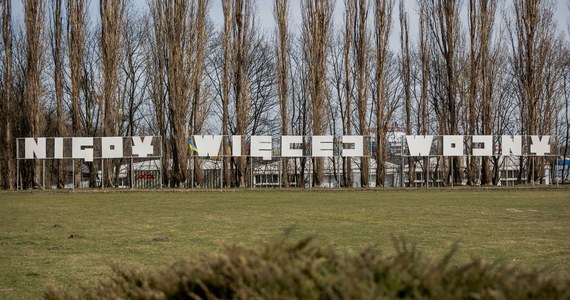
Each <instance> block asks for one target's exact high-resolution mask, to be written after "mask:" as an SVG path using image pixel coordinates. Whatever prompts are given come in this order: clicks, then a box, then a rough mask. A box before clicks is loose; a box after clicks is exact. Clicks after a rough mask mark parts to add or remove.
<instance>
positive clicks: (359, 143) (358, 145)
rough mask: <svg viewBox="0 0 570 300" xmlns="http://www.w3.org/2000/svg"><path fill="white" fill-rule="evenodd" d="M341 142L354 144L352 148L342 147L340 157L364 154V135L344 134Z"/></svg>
mask: <svg viewBox="0 0 570 300" xmlns="http://www.w3.org/2000/svg"><path fill="white" fill-rule="evenodd" d="M342 143H343V145H344V144H352V145H354V149H345V148H344V147H343V148H342V157H362V156H364V137H363V136H361V135H345V136H343V137H342Z"/></svg>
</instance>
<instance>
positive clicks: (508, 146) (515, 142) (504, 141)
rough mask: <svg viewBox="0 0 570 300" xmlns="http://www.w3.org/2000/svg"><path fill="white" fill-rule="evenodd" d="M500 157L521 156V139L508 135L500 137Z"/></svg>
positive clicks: (518, 136) (517, 136)
mask: <svg viewBox="0 0 570 300" xmlns="http://www.w3.org/2000/svg"><path fill="white" fill-rule="evenodd" d="M501 150H502V153H501V156H509V155H521V154H522V137H521V136H520V135H515V136H513V137H512V138H511V137H510V136H508V135H503V136H502V137H501Z"/></svg>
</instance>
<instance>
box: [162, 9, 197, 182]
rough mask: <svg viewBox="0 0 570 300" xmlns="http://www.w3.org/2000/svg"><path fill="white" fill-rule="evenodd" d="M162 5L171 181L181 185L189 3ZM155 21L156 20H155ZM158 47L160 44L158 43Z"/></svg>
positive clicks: (184, 154) (184, 167)
mask: <svg viewBox="0 0 570 300" xmlns="http://www.w3.org/2000/svg"><path fill="white" fill-rule="evenodd" d="M156 5H157V6H162V8H161V9H160V10H155V12H162V15H160V16H158V19H159V20H158V22H160V23H161V25H155V26H160V27H161V28H162V29H163V30H164V33H163V34H164V45H163V46H164V56H165V59H164V63H165V70H166V78H167V85H166V89H167V95H168V96H167V97H168V102H167V107H168V116H169V125H170V136H169V138H170V149H171V154H172V181H171V185H172V186H174V187H182V186H183V185H184V184H185V183H186V180H187V173H186V172H187V170H188V144H187V138H188V132H187V126H186V121H187V117H188V109H189V106H190V101H189V97H188V90H189V84H190V80H189V78H188V71H187V70H186V64H185V56H186V55H189V51H190V49H188V48H187V47H186V46H187V45H188V41H187V40H186V39H187V36H188V30H189V28H188V19H187V18H188V3H187V2H185V1H170V0H165V1H158V2H157V4H156ZM155 22H157V20H156V19H155ZM158 46H159V47H160V46H161V45H158Z"/></svg>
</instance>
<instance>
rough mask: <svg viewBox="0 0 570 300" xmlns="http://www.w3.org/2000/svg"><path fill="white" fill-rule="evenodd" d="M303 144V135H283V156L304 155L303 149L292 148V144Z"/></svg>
mask: <svg viewBox="0 0 570 300" xmlns="http://www.w3.org/2000/svg"><path fill="white" fill-rule="evenodd" d="M294 144H303V136H302V135H284V136H282V137H281V156H282V157H303V149H295V148H291V145H294Z"/></svg>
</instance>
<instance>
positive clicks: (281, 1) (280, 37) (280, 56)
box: [273, 0, 290, 187]
mask: <svg viewBox="0 0 570 300" xmlns="http://www.w3.org/2000/svg"><path fill="white" fill-rule="evenodd" d="M273 9H274V15H275V20H276V23H277V30H276V34H277V41H276V42H275V56H276V61H277V89H278V95H279V112H280V116H281V135H288V134H289V126H288V124H287V121H288V115H287V110H288V105H287V102H288V100H289V99H288V91H287V89H288V85H287V80H288V78H287V77H288V74H289V72H288V62H287V59H288V58H287V56H288V53H289V48H290V45H289V44H290V42H289V29H288V22H287V15H288V10H289V5H288V3H287V0H275V2H274V6H273ZM288 170H289V160H288V159H287V158H282V174H281V182H282V185H283V186H284V187H289V175H288Z"/></svg>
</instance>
